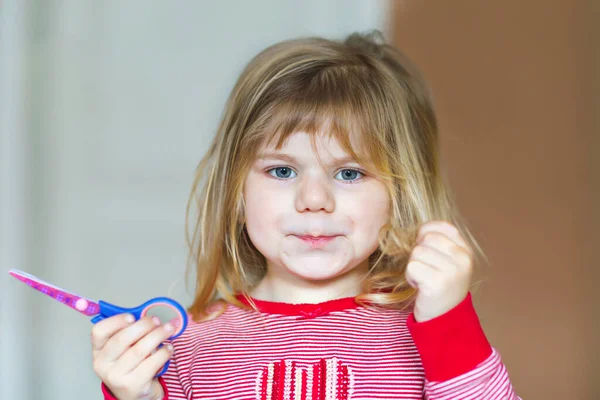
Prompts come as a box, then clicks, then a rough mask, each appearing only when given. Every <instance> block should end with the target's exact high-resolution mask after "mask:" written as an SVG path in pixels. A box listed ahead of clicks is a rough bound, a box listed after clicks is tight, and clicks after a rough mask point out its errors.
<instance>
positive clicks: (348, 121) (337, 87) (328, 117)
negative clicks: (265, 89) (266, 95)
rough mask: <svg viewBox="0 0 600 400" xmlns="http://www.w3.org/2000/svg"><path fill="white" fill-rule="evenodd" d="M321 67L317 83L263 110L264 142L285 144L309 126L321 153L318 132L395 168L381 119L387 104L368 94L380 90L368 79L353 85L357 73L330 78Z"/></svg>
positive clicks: (361, 158)
mask: <svg viewBox="0 0 600 400" xmlns="http://www.w3.org/2000/svg"><path fill="white" fill-rule="evenodd" d="M320 72H321V74H320V76H319V75H317V76H315V77H314V78H313V79H312V83H309V84H308V85H306V84H305V86H304V87H297V88H295V89H296V90H295V91H294V92H293V95H288V96H287V98H285V96H284V98H283V99H281V101H280V102H278V103H276V104H272V106H271V107H268V108H267V109H269V111H267V112H265V113H264V114H265V115H263V116H262V117H263V118H264V119H263V121H264V122H265V123H264V124H263V125H262V129H260V131H259V132H256V133H257V134H258V136H259V137H260V142H262V143H263V145H265V146H270V145H273V144H274V146H275V148H276V149H280V148H281V147H282V146H283V145H284V143H285V142H286V141H287V139H288V138H289V137H290V136H291V135H292V134H294V133H297V132H303V133H306V134H308V135H310V137H311V142H312V146H313V150H315V153H316V154H317V156H318V154H319V153H318V152H317V151H316V150H317V149H316V138H317V137H318V136H321V135H322V136H323V137H325V138H328V139H335V140H336V141H337V143H338V144H339V145H340V147H342V148H343V149H344V151H345V152H346V153H347V154H348V155H349V156H351V157H352V158H354V160H356V162H358V163H359V164H361V165H370V166H371V167H372V168H375V169H376V170H377V172H379V173H382V174H385V173H386V172H388V171H389V169H388V162H387V161H386V152H385V146H384V145H383V140H384V131H385V128H384V127H383V126H381V124H379V123H378V122H379V121H381V119H380V118H378V115H377V113H376V112H375V110H380V109H381V105H379V104H368V102H367V101H366V100H365V98H369V97H370V98H376V96H372V97H371V96H369V95H368V93H366V92H367V90H365V89H366V88H365V87H364V85H365V84H364V81H363V82H362V83H359V84H356V85H353V81H356V80H357V79H349V77H348V76H342V77H340V76H337V77H335V78H337V79H334V78H333V77H331V76H329V77H328V78H326V77H327V74H326V70H324V71H320ZM319 77H320V78H321V79H319ZM288 83H289V82H288ZM298 86H300V85H298Z"/></svg>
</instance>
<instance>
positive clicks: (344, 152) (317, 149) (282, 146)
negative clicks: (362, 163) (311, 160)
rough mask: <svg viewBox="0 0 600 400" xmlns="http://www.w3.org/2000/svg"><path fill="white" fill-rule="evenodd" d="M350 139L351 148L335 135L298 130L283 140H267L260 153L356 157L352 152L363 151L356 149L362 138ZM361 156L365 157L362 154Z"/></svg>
mask: <svg viewBox="0 0 600 400" xmlns="http://www.w3.org/2000/svg"><path fill="white" fill-rule="evenodd" d="M349 139H350V146H351V149H346V148H345V146H344V145H343V144H342V143H340V141H339V140H338V139H337V138H336V137H335V136H333V135H329V134H327V133H323V132H317V133H314V134H311V133H308V132H305V131H298V132H293V133H291V134H289V135H287V137H286V138H285V139H284V140H282V141H279V140H271V141H265V142H264V143H263V145H262V146H261V148H260V154H264V153H277V152H285V153H288V154H298V155H304V154H307V153H314V154H317V155H318V156H320V157H323V158H355V157H354V156H353V154H352V153H361V151H357V150H356V149H357V148H358V147H359V145H360V143H359V141H360V140H359V139H358V138H352V137H351V138H349ZM349 150H352V151H349ZM357 155H359V154H357ZM359 158H365V157H364V156H362V157H359Z"/></svg>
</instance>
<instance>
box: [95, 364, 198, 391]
mask: <svg viewBox="0 0 600 400" xmlns="http://www.w3.org/2000/svg"><path fill="white" fill-rule="evenodd" d="M158 381H159V382H160V384H161V386H162V388H163V391H164V392H165V396H164V397H163V400H189V398H188V397H187V395H186V392H185V390H184V388H183V385H182V383H181V380H180V376H179V370H178V368H177V360H176V357H175V353H173V355H172V356H171V362H170V364H169V368H167V370H166V371H165V373H164V374H163V375H162V376H160V377H159V378H158ZM102 394H103V395H104V400H118V399H117V398H115V397H114V396H113V394H112V393H111V391H110V390H109V389H108V387H107V386H106V385H105V384H104V382H103V383H102Z"/></svg>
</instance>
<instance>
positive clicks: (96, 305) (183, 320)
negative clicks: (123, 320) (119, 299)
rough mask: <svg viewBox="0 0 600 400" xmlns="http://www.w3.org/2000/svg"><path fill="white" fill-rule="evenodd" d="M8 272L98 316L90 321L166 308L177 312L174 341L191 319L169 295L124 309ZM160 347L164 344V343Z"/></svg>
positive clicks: (165, 369) (30, 277) (66, 302)
mask: <svg viewBox="0 0 600 400" xmlns="http://www.w3.org/2000/svg"><path fill="white" fill-rule="evenodd" d="M8 273H9V274H10V275H12V276H13V277H15V278H17V279H18V280H20V281H21V282H24V283H26V284H27V285H28V286H30V287H32V288H34V289H35V290H38V291H40V292H42V293H44V294H46V295H48V296H50V297H52V298H53V299H55V300H58V301H60V302H61V303H63V304H65V305H67V306H69V307H71V308H72V309H74V310H77V311H79V312H80V313H82V314H84V315H87V316H95V317H94V318H92V320H91V322H92V323H93V324H95V323H97V322H100V321H102V320H103V319H105V318H108V317H112V316H114V315H117V314H122V313H131V314H132V315H133V316H134V317H135V319H136V320H139V319H140V318H143V317H144V316H145V315H146V314H147V313H148V311H149V310H150V309H151V308H154V307H160V308H162V307H167V308H168V309H170V310H171V311H174V312H175V313H176V314H177V320H176V321H175V319H174V320H173V321H171V323H172V324H173V325H174V326H175V332H174V334H173V335H171V336H170V337H169V338H168V339H167V340H173V339H175V338H177V337H178V336H179V335H181V334H182V333H183V331H185V328H186V327H187V323H188V319H187V314H186V312H185V309H184V308H183V307H182V306H181V304H179V303H178V302H176V301H175V300H172V299H170V298H168V297H155V298H152V299H150V300H148V301H147V302H145V303H144V304H142V305H140V306H137V307H134V308H125V307H119V306H116V305H114V304H110V303H107V302H105V301H102V300H99V301H97V302H96V301H94V300H91V299H88V298H86V297H83V296H79V295H77V294H75V293H71V292H68V291H66V290H64V289H61V288H59V287H57V286H54V285H52V284H50V283H48V282H44V281H43V280H41V279H39V278H36V277H35V276H33V275H30V274H28V273H26V272H24V271H20V270H18V269H11V270H10V271H8ZM158 347H159V348H160V347H162V344H161V345H160V346H158ZM169 364H170V360H169V361H167V362H166V364H165V365H164V367H163V368H162V370H161V371H160V372H158V374H157V375H155V377H159V376H161V375H162V374H164V373H165V372H166V371H167V369H168V368H169Z"/></svg>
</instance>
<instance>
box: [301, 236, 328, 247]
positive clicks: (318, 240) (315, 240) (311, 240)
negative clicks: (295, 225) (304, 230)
mask: <svg viewBox="0 0 600 400" xmlns="http://www.w3.org/2000/svg"><path fill="white" fill-rule="evenodd" d="M295 236H296V237H297V238H298V239H300V240H302V241H303V242H304V243H306V244H308V245H310V246H311V247H315V248H317V247H323V246H325V245H326V244H327V243H329V242H331V241H332V240H334V239H335V238H336V237H337V236H338V235H335V236H311V235H295Z"/></svg>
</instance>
